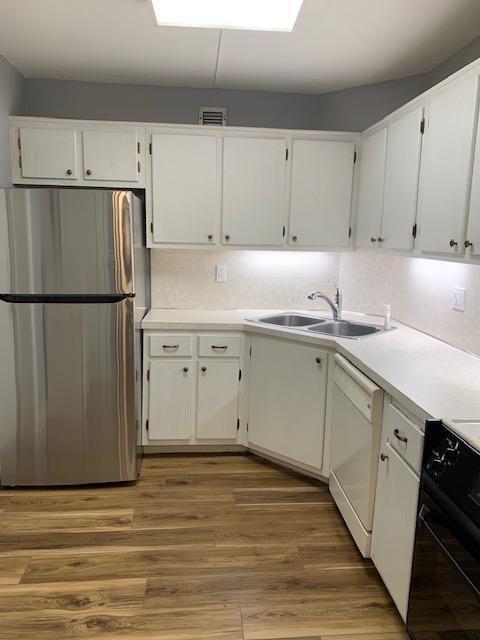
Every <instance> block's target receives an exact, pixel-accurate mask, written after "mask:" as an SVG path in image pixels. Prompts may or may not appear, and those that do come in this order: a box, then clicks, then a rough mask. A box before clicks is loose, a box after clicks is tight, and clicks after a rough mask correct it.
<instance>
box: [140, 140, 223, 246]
mask: <svg viewBox="0 0 480 640" xmlns="http://www.w3.org/2000/svg"><path fill="white" fill-rule="evenodd" d="M217 185H218V162H217V139H216V138H215V137H214V136H207V135H203V136H202V135H182V134H170V133H165V134H164V133H162V134H158V133H155V134H153V135H152V190H153V239H154V242H156V243H172V244H210V243H214V242H215V236H216V231H217V220H218V212H219V197H218V190H217Z"/></svg>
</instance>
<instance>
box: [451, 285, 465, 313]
mask: <svg viewBox="0 0 480 640" xmlns="http://www.w3.org/2000/svg"><path fill="white" fill-rule="evenodd" d="M466 292H467V290H466V289H463V288H462V287H454V288H453V293H452V309H455V311H465V294H466Z"/></svg>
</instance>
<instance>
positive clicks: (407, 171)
mask: <svg viewBox="0 0 480 640" xmlns="http://www.w3.org/2000/svg"><path fill="white" fill-rule="evenodd" d="M423 127H424V123H423V107H419V108H417V109H414V110H413V111H411V112H409V113H407V114H406V115H404V116H402V117H401V118H399V119H398V120H395V121H394V122H392V123H391V124H390V125H389V127H388V143H387V159H386V168H385V189H384V198H383V217H382V230H381V236H380V238H381V239H380V243H379V244H380V246H381V247H382V248H384V249H396V250H404V251H408V250H410V249H412V248H413V241H414V236H415V229H414V224H415V220H416V215H417V196H418V178H419V172H420V154H421V149H422V129H423Z"/></svg>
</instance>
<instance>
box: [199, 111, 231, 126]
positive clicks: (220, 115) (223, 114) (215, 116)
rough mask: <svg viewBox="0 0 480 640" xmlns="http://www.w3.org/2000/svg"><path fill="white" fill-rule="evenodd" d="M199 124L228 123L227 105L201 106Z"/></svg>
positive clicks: (220, 124) (219, 124)
mask: <svg viewBox="0 0 480 640" xmlns="http://www.w3.org/2000/svg"><path fill="white" fill-rule="evenodd" d="M198 124H205V125H215V126H217V127H225V126H226V124H227V109H226V108H225V107H200V110H199V112H198Z"/></svg>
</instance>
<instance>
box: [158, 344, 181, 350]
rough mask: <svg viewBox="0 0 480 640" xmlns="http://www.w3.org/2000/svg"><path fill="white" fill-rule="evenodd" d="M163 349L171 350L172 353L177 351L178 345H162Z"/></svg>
mask: <svg viewBox="0 0 480 640" xmlns="http://www.w3.org/2000/svg"><path fill="white" fill-rule="evenodd" d="M162 346H163V348H164V349H171V350H172V351H174V350H176V349H178V347H179V346H180V345H179V344H164V345H162Z"/></svg>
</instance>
